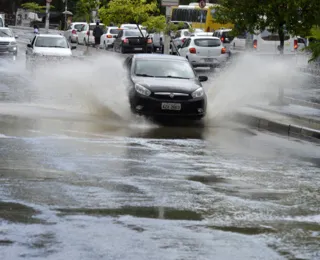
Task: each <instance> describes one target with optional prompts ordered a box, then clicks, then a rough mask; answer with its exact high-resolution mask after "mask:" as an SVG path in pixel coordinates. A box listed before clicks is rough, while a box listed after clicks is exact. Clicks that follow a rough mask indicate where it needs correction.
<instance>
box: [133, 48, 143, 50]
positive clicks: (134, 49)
mask: <svg viewBox="0 0 320 260" xmlns="http://www.w3.org/2000/svg"><path fill="white" fill-rule="evenodd" d="M134 50H135V51H142V48H134Z"/></svg>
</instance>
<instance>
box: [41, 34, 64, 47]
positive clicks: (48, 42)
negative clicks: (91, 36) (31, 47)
mask: <svg viewBox="0 0 320 260" xmlns="http://www.w3.org/2000/svg"><path fill="white" fill-rule="evenodd" d="M35 47H47V48H68V47H69V46H68V43H67V41H66V39H65V38H64V37H42V36H39V37H37V39H36V42H35Z"/></svg>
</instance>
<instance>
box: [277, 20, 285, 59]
mask: <svg viewBox="0 0 320 260" xmlns="http://www.w3.org/2000/svg"><path fill="white" fill-rule="evenodd" d="M278 34H279V40H280V45H279V51H280V54H281V55H283V49H284V31H283V26H279V32H278Z"/></svg>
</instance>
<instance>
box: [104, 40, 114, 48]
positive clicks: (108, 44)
mask: <svg viewBox="0 0 320 260" xmlns="http://www.w3.org/2000/svg"><path fill="white" fill-rule="evenodd" d="M114 40H115V39H114V38H108V39H107V40H105V43H106V45H107V46H113V43H114Z"/></svg>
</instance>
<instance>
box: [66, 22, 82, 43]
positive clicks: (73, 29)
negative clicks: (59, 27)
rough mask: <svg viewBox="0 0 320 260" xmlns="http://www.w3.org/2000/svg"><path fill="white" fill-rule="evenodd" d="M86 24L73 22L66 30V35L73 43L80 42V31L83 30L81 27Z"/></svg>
mask: <svg viewBox="0 0 320 260" xmlns="http://www.w3.org/2000/svg"><path fill="white" fill-rule="evenodd" d="M84 25H86V23H81V22H76V23H71V24H70V25H69V26H68V28H67V30H66V31H65V32H64V36H65V37H66V39H67V40H68V41H69V42H71V43H78V33H79V32H80V31H81V28H82V27H83V26H84Z"/></svg>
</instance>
